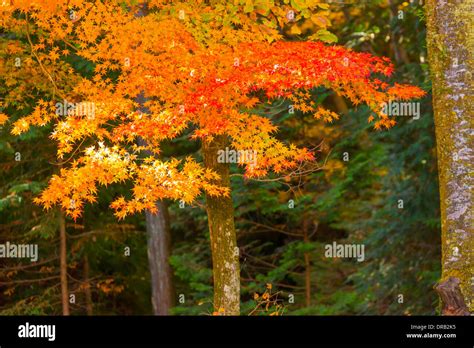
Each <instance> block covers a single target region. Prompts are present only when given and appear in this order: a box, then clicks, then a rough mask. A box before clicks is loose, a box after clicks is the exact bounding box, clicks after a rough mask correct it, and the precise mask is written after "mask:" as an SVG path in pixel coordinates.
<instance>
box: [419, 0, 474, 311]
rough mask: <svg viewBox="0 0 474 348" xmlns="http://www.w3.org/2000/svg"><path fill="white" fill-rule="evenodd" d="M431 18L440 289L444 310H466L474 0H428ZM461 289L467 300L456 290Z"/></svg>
mask: <svg viewBox="0 0 474 348" xmlns="http://www.w3.org/2000/svg"><path fill="white" fill-rule="evenodd" d="M426 20H427V29H428V34H427V40H428V56H429V60H430V67H431V76H432V83H433V108H434V118H435V127H436V141H437V153H438V169H439V185H440V199H441V223H442V227H441V228H442V255H443V256H442V279H441V281H440V284H439V285H438V287H437V290H438V292H439V293H440V296H441V299H442V302H443V314H445V315H449V314H455V315H462V314H468V309H469V311H471V312H472V311H473V310H474V301H473V292H474V291H473V280H474V278H473V277H474V237H473V221H472V211H473V207H472V186H473V176H472V173H473V163H474V158H473V157H474V156H473V149H472V145H473V137H472V123H473V122H472V120H473V117H474V83H473V72H474V1H473V0H460V1H455V0H448V1H438V0H428V1H427V3H426ZM450 284H451V285H453V286H458V287H459V289H458V290H460V291H457V290H456V289H454V288H453V286H451V285H450ZM457 284H458V285H457ZM448 285H450V286H448ZM456 292H459V293H460V296H459V298H460V299H461V301H459V300H454V299H455V298H456V296H451V295H452V294H455V293H456ZM450 294H451V295H450ZM450 299H451V300H450Z"/></svg>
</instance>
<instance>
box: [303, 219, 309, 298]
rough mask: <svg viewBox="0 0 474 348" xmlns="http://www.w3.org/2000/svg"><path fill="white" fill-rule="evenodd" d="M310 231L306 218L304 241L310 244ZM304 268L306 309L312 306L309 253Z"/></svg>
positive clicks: (305, 255) (304, 222) (306, 255)
mask: <svg viewBox="0 0 474 348" xmlns="http://www.w3.org/2000/svg"><path fill="white" fill-rule="evenodd" d="M308 229H309V220H308V218H307V217H304V221H303V241H304V242H305V243H309V236H308V232H309V231H308ZM304 267H305V277H304V278H305V299H306V307H310V306H311V259H310V254H309V253H308V252H306V253H304Z"/></svg>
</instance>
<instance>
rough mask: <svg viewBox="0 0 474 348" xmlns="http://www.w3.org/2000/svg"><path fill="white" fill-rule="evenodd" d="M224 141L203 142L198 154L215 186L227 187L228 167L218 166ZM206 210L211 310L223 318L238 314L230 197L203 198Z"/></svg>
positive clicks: (219, 138) (236, 259)
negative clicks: (211, 293)
mask: <svg viewBox="0 0 474 348" xmlns="http://www.w3.org/2000/svg"><path fill="white" fill-rule="evenodd" d="M227 143H228V142H227V138H226V137H225V136H223V135H219V136H216V137H215V138H214V140H213V141H212V142H210V143H206V142H203V145H202V153H203V156H204V163H205V166H206V168H209V169H212V170H213V171H214V172H216V173H217V174H219V176H220V179H219V180H218V181H217V182H216V184H219V185H220V186H223V187H230V176H229V164H227V163H218V161H217V158H218V150H220V149H224V148H225V146H226V145H227ZM206 209H207V218H208V223H209V232H210V237H211V252H212V266H213V277H214V308H215V310H216V311H217V312H220V313H221V314H224V315H239V314H240V265H239V248H238V247H237V238H236V234H235V226H234V205H233V203H232V197H231V196H229V197H223V196H220V197H212V196H210V195H207V194H206Z"/></svg>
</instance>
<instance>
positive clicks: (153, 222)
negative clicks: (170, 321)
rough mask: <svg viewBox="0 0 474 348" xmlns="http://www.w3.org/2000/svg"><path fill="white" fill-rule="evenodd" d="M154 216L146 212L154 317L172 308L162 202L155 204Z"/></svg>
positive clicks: (167, 236)
mask: <svg viewBox="0 0 474 348" xmlns="http://www.w3.org/2000/svg"><path fill="white" fill-rule="evenodd" d="M156 206H157V208H158V212H157V213H156V214H153V213H151V212H150V211H147V212H146V213H145V214H146V230H147V236H148V243H147V244H148V264H149V267H150V275H151V289H152V294H151V302H152V304H153V312H154V313H155V315H168V314H169V311H170V308H171V307H172V306H173V302H174V301H173V300H174V296H173V285H172V284H173V283H172V272H171V267H170V264H169V257H170V250H171V239H170V237H171V235H170V226H169V214H168V206H167V204H166V202H164V201H158V202H156Z"/></svg>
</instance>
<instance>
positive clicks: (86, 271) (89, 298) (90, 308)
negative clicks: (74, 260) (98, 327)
mask: <svg viewBox="0 0 474 348" xmlns="http://www.w3.org/2000/svg"><path fill="white" fill-rule="evenodd" d="M89 278H90V265H89V257H87V255H84V282H85V283H86V288H85V291H84V293H85V295H86V312H87V315H92V314H93V305H92V293H91V284H90V281H89Z"/></svg>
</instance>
